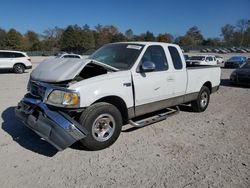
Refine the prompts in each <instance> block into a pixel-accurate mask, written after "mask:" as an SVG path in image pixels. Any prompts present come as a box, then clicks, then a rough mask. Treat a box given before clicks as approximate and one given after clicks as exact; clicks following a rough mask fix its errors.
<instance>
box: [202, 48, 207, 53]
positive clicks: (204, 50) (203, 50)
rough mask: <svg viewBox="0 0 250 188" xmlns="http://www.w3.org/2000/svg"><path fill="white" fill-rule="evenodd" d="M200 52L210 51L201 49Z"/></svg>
mask: <svg viewBox="0 0 250 188" xmlns="http://www.w3.org/2000/svg"><path fill="white" fill-rule="evenodd" d="M200 52H205V53H206V52H208V51H207V50H206V49H201V51H200Z"/></svg>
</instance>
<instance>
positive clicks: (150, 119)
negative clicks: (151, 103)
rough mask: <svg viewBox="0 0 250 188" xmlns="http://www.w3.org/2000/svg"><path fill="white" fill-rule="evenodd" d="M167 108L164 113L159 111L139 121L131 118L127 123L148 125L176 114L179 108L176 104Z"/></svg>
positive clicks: (137, 125) (141, 125)
mask: <svg viewBox="0 0 250 188" xmlns="http://www.w3.org/2000/svg"><path fill="white" fill-rule="evenodd" d="M167 110H169V111H168V112H165V113H161V114H157V115H154V116H152V117H148V118H145V119H142V120H139V121H135V122H134V121H133V120H129V121H128V122H129V124H130V125H132V126H133V127H137V128H139V127H144V126H147V125H150V124H152V123H156V122H159V121H162V120H165V119H167V118H168V117H170V116H173V115H176V114H178V113H179V112H180V108H179V107H178V106H176V107H175V108H167Z"/></svg>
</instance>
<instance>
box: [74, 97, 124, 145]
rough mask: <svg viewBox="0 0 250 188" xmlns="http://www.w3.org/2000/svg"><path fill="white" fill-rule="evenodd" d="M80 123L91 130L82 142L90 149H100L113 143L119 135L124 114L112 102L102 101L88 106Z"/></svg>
mask: <svg viewBox="0 0 250 188" xmlns="http://www.w3.org/2000/svg"><path fill="white" fill-rule="evenodd" d="M79 123H80V124H81V125H82V126H83V127H85V128H86V129H87V130H88V131H89V135H88V136H87V137H86V138H84V139H82V140H80V142H81V143H82V144H83V145H84V146H85V147H87V148H88V149H90V150H100V149H104V148H106V147H108V146H110V145H112V144H113V143H114V142H115V141H116V140H117V138H118V137H119V135H120V133H121V128H122V116H121V113H120V111H119V110H118V109H117V108H116V107H115V106H113V105H112V104H109V103H105V102H100V103H96V104H94V105H92V106H90V107H88V108H87V109H86V110H85V111H84V112H83V113H82V115H81V117H80V119H79Z"/></svg>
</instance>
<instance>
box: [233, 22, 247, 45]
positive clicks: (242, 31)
mask: <svg viewBox="0 0 250 188" xmlns="http://www.w3.org/2000/svg"><path fill="white" fill-rule="evenodd" d="M236 26H237V28H238V30H239V32H240V34H241V40H240V46H242V44H243V42H244V35H245V32H246V30H247V29H248V28H249V26H250V23H249V22H248V20H246V19H241V20H239V21H238V22H237V24H236Z"/></svg>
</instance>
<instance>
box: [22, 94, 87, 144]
mask: <svg viewBox="0 0 250 188" xmlns="http://www.w3.org/2000/svg"><path fill="white" fill-rule="evenodd" d="M22 102H24V103H28V104H33V105H35V106H38V107H39V108H41V109H42V110H43V113H44V116H45V117H46V118H49V119H50V120H52V121H53V122H54V123H56V124H57V125H58V126H60V127H61V128H63V129H64V130H65V131H67V132H68V133H69V134H70V135H71V136H72V137H73V138H75V139H76V140H80V139H82V138H83V137H85V134H84V133H83V132H82V131H80V130H79V129H78V128H76V126H75V125H74V124H73V123H72V122H70V121H69V120H68V119H66V118H65V117H63V116H62V115H61V114H60V113H58V112H56V111H52V110H50V109H49V108H48V107H47V105H46V104H44V103H43V102H42V101H41V100H38V99H33V98H26V97H24V98H23V100H22Z"/></svg>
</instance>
